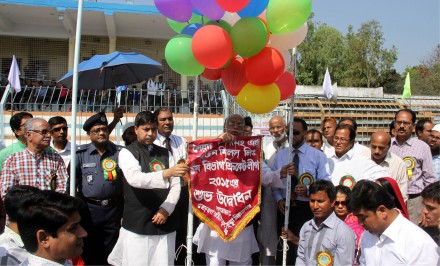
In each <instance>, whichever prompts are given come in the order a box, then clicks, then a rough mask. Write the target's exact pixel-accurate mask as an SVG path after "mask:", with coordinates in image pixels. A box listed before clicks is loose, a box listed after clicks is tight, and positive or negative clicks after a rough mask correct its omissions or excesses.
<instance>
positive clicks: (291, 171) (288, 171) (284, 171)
mask: <svg viewBox="0 0 440 266" xmlns="http://www.w3.org/2000/svg"><path fill="white" fill-rule="evenodd" d="M287 175H291V176H297V175H298V170H297V169H296V168H295V165H294V164H293V163H289V164H286V165H284V166H283V167H281V171H280V176H281V178H286V177H287Z"/></svg>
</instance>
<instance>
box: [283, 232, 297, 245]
mask: <svg viewBox="0 0 440 266" xmlns="http://www.w3.org/2000/svg"><path fill="white" fill-rule="evenodd" d="M281 237H282V238H284V239H286V238H287V241H289V242H292V243H293V244H294V245H296V246H298V245H299V237H297V236H296V235H295V234H294V233H293V232H292V231H290V230H289V229H287V231H286V230H284V227H283V229H282V231H281Z"/></svg>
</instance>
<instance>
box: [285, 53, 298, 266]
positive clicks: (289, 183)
mask: <svg viewBox="0 0 440 266" xmlns="http://www.w3.org/2000/svg"><path fill="white" fill-rule="evenodd" d="M292 66H293V69H292V72H293V76H294V77H296V50H295V49H293V50H292ZM294 105H295V93H293V94H292V96H291V97H290V121H289V157H288V162H292V159H293V158H292V152H293V148H292V142H293V134H292V132H293V120H294V117H295V115H294V109H293V108H294ZM291 187H292V176H291V175H287V185H286V207H285V209H284V230H285V231H287V230H288V228H289V213H290V194H291ZM282 265H283V266H286V265H287V238H283V264H282Z"/></svg>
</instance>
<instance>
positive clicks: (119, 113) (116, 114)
mask: <svg viewBox="0 0 440 266" xmlns="http://www.w3.org/2000/svg"><path fill="white" fill-rule="evenodd" d="M123 117H124V109H123V108H122V107H119V106H118V107H116V108H115V110H114V111H113V120H116V121H117V122H119V120H121V118H123Z"/></svg>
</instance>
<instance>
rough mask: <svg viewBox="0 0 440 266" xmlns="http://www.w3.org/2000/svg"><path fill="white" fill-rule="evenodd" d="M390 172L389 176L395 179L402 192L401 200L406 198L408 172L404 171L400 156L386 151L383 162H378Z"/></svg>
mask: <svg viewBox="0 0 440 266" xmlns="http://www.w3.org/2000/svg"><path fill="white" fill-rule="evenodd" d="M379 165H380V166H382V167H383V168H385V169H386V170H387V171H388V172H390V174H391V178H393V179H394V180H396V182H397V185H398V186H399V188H400V192H402V196H403V200H404V201H407V200H408V174H407V173H406V167H405V163H404V162H403V160H402V158H400V157H399V156H397V155H395V154H394V153H392V152H390V151H388V153H387V155H386V156H385V159H384V160H383V162H381V163H380V164H379Z"/></svg>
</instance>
